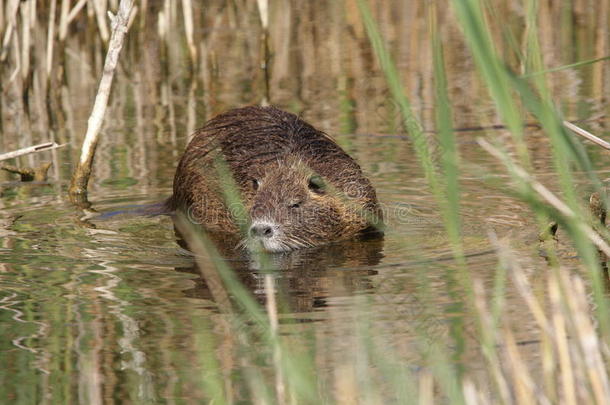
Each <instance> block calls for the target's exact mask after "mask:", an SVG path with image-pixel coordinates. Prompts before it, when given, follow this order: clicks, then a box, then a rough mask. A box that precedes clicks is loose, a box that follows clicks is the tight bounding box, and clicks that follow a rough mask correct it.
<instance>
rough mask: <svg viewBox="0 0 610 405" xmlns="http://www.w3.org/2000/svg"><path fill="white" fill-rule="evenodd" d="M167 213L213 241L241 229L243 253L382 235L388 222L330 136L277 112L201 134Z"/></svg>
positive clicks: (228, 120) (179, 172)
mask: <svg viewBox="0 0 610 405" xmlns="http://www.w3.org/2000/svg"><path fill="white" fill-rule="evenodd" d="M227 174H232V176H228V175H227ZM231 177H232V178H231ZM235 189H237V191H239V193H240V195H241V199H242V201H243V208H245V210H246V211H247V217H248V221H247V222H244V221H243V220H240V215H237V213H238V212H239V208H240V204H235V202H232V203H229V202H228V201H229V200H230V199H229V198H227V195H229V194H231V191H234V190H235ZM166 205H167V208H168V209H170V210H180V211H182V212H184V213H186V214H187V216H188V218H189V219H190V220H191V221H194V222H196V223H198V224H200V225H201V226H202V227H203V228H204V229H205V230H207V231H209V232H212V233H215V232H220V233H228V234H233V235H239V233H240V228H241V232H242V235H241V237H242V240H241V241H240V243H239V244H240V245H241V246H245V247H248V248H249V249H254V250H256V249H260V248H262V249H263V250H265V251H269V252H280V251H287V250H293V249H297V248H303V247H312V246H318V245H321V244H325V243H328V242H330V241H335V240H340V239H346V238H350V237H353V236H355V235H357V234H362V233H367V232H369V231H372V232H377V233H378V232H379V229H380V225H381V219H382V218H381V210H380V208H379V205H378V203H377V197H376V195H375V190H374V188H373V187H372V185H371V183H370V181H369V180H368V179H367V178H366V177H364V175H363V174H362V171H361V169H360V166H358V164H357V163H356V162H355V161H354V160H353V159H352V158H351V157H350V156H349V155H348V154H347V153H345V152H344V151H343V149H341V147H339V146H338V145H337V144H336V143H335V142H334V141H333V140H332V139H331V138H330V137H329V136H328V135H326V134H324V133H323V132H320V131H318V130H317V129H315V128H314V127H312V126H311V125H309V124H308V123H306V122H305V121H303V120H301V119H299V118H298V117H297V116H296V115H294V114H291V113H287V112H285V111H282V110H279V109H277V108H275V107H244V108H238V109H234V110H231V111H228V112H226V113H223V114H221V115H218V116H217V117H215V118H213V119H212V120H210V121H209V122H208V123H207V124H206V125H205V126H204V127H203V128H201V129H199V130H198V131H197V132H196V133H195V135H194V137H193V139H192V140H191V142H190V143H189V145H188V146H187V148H186V151H185V152H184V155H183V156H182V158H181V160H180V163H179V164H178V168H177V169H176V175H175V177H174V192H173V195H172V196H171V197H170V198H169V199H168V201H167V203H166ZM244 234H245V235H244Z"/></svg>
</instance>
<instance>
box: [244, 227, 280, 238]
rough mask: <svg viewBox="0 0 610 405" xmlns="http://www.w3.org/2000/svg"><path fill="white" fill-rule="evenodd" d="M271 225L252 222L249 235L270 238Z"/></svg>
mask: <svg viewBox="0 0 610 405" xmlns="http://www.w3.org/2000/svg"><path fill="white" fill-rule="evenodd" d="M273 233H274V232H273V226H271V225H269V224H254V225H252V226H251V227H250V235H252V236H258V237H259V238H270V237H272V236H273Z"/></svg>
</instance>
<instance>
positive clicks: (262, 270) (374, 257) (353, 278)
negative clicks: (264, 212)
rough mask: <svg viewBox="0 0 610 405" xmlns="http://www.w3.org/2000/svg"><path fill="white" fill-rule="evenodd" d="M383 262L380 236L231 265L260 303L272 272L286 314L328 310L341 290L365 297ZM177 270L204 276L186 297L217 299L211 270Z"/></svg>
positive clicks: (236, 261) (246, 256)
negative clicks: (210, 274) (267, 278)
mask: <svg viewBox="0 0 610 405" xmlns="http://www.w3.org/2000/svg"><path fill="white" fill-rule="evenodd" d="M234 255H235V254H234V252H233V256H234ZM382 258H383V239H382V238H379V237H378V238H373V239H369V240H360V241H359V240H350V241H343V242H337V243H334V244H332V245H328V246H321V247H317V248H310V249H301V250H297V251H293V252H289V253H282V254H271V255H265V256H264V257H260V256H258V255H254V254H250V253H243V254H242V257H241V258H234V259H233V260H230V261H228V262H227V263H228V264H229V266H230V267H231V269H232V270H234V271H235V273H236V275H237V278H238V280H239V281H240V282H241V283H242V284H243V285H244V286H245V287H246V288H247V289H248V290H249V291H250V292H251V293H252V294H253V295H254V296H255V297H256V299H257V300H258V301H259V302H260V303H261V304H265V285H264V276H265V275H266V274H269V273H271V275H272V277H273V284H274V287H275V291H279V292H281V293H280V298H281V300H282V306H281V310H282V312H285V313H307V312H311V311H316V310H317V309H319V308H322V307H325V306H326V301H327V298H328V297H329V296H334V295H336V294H337V292H339V291H342V294H346V295H348V296H351V295H353V294H355V293H366V292H367V290H370V289H371V288H372V285H371V281H370V279H369V277H370V276H374V275H376V274H377V271H376V270H375V266H376V265H378V264H379V263H380V262H381V260H382ZM198 261H199V263H205V266H209V267H210V268H211V269H215V268H216V266H215V265H214V263H213V260H212V259H211V258H209V257H203V258H202V257H200V258H198ZM176 270H177V271H181V272H187V273H192V274H196V275H201V276H202V277H201V278H200V279H198V280H196V281H195V283H196V284H195V286H194V287H193V288H191V289H189V290H186V291H185V294H186V295H187V296H189V297H197V298H202V299H206V300H210V301H214V293H213V292H212V291H211V289H213V288H214V287H215V286H214V285H210V284H214V283H216V282H217V281H216V279H210V278H206V275H207V274H209V272H208V271H206V270H207V269H206V270H203V269H201V268H200V267H199V266H198V265H197V264H194V265H193V266H192V267H187V268H176ZM212 271H214V270H212ZM216 287H217V286H216Z"/></svg>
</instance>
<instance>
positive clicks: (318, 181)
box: [308, 176, 326, 194]
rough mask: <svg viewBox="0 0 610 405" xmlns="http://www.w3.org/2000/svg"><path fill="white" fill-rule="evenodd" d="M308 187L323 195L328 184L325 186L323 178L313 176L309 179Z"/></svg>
mask: <svg viewBox="0 0 610 405" xmlns="http://www.w3.org/2000/svg"><path fill="white" fill-rule="evenodd" d="M308 187H309V189H310V190H311V191H313V192H314V193H317V194H323V193H324V190H325V188H326V184H324V180H322V177H320V176H311V177H310V179H309V184H308Z"/></svg>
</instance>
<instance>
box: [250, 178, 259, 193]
mask: <svg viewBox="0 0 610 405" xmlns="http://www.w3.org/2000/svg"><path fill="white" fill-rule="evenodd" d="M258 186H259V182H258V180H256V179H252V188H253V189H254V190H258Z"/></svg>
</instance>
